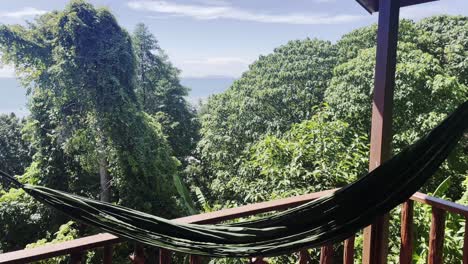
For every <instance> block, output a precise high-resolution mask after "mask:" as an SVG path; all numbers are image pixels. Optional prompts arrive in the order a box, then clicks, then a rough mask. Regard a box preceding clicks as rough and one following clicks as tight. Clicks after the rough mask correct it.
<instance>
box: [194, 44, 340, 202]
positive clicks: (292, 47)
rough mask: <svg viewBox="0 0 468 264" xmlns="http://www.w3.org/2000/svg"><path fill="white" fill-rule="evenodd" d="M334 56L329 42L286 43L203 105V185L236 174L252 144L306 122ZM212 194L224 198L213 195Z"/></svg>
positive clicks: (201, 154) (215, 193)
mask: <svg viewBox="0 0 468 264" xmlns="http://www.w3.org/2000/svg"><path fill="white" fill-rule="evenodd" d="M335 57H336V56H335V49H334V48H333V46H332V44H331V43H329V42H325V41H320V40H310V39H306V40H304V41H291V42H289V43H288V44H287V45H285V46H282V47H280V48H277V49H275V51H274V53H272V54H270V55H267V56H261V57H260V58H259V59H258V60H257V61H256V62H255V63H254V64H252V65H251V66H250V69H249V71H247V72H245V73H244V74H243V76H242V78H240V79H239V80H237V81H236V82H235V83H234V84H233V85H232V87H230V88H229V89H228V90H227V91H226V92H225V93H223V94H219V95H215V96H213V97H211V98H210V99H209V100H208V102H207V104H206V105H205V106H203V107H204V110H203V113H204V114H203V115H202V116H201V136H202V139H201V140H200V142H199V144H198V153H199V159H200V160H201V166H202V170H203V174H204V175H206V177H208V180H207V181H208V182H210V181H220V184H223V181H224V180H223V179H227V178H229V177H231V176H233V175H236V174H237V173H238V167H239V164H240V163H241V157H242V154H243V152H245V151H247V150H248V149H249V147H250V145H251V144H254V143H255V141H256V140H259V139H261V138H262V137H263V136H264V135H266V134H271V135H280V134H281V133H282V132H284V131H286V130H288V129H289V128H290V126H291V125H292V124H294V123H298V122H301V121H302V120H305V119H308V118H310V117H311V116H312V115H313V111H312V108H313V106H315V105H317V104H319V103H320V102H321V101H322V97H323V92H324V90H325V88H326V87H327V85H328V82H329V80H330V79H331V76H332V69H333V67H334V66H335V64H336V58H335ZM196 181H197V180H196ZM212 195H213V196H214V197H216V198H218V197H219V198H220V199H221V200H228V199H230V197H229V196H220V195H221V193H218V192H217V191H215V192H213V193H212Z"/></svg>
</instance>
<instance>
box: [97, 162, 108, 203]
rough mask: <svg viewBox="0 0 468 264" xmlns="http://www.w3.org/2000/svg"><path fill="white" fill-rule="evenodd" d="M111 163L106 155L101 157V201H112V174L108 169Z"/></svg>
mask: <svg viewBox="0 0 468 264" xmlns="http://www.w3.org/2000/svg"><path fill="white" fill-rule="evenodd" d="M107 167H109V163H108V162H107V159H106V158H105V157H101V158H100V159H99V176H100V182H101V201H103V202H110V196H111V189H110V180H111V176H110V174H109V171H108V170H107Z"/></svg>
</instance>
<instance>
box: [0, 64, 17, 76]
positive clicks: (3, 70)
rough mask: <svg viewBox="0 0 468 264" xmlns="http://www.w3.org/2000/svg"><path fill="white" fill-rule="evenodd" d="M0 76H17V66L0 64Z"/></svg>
mask: <svg viewBox="0 0 468 264" xmlns="http://www.w3.org/2000/svg"><path fill="white" fill-rule="evenodd" d="M0 78H15V68H14V67H13V66H10V65H3V66H2V65H0Z"/></svg>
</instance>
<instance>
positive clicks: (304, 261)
mask: <svg viewBox="0 0 468 264" xmlns="http://www.w3.org/2000/svg"><path fill="white" fill-rule="evenodd" d="M309 262H310V254H309V251H308V250H307V249H303V250H301V251H299V264H308V263H309Z"/></svg>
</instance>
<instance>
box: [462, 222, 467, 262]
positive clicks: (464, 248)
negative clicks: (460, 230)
mask: <svg viewBox="0 0 468 264" xmlns="http://www.w3.org/2000/svg"><path fill="white" fill-rule="evenodd" d="M463 264H468V218H467V217H465V235H464V237H463Z"/></svg>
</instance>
